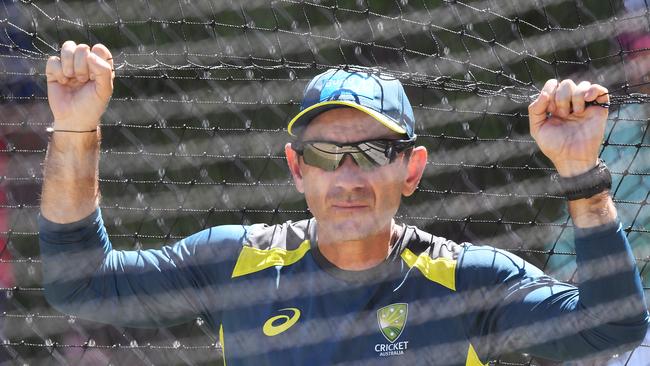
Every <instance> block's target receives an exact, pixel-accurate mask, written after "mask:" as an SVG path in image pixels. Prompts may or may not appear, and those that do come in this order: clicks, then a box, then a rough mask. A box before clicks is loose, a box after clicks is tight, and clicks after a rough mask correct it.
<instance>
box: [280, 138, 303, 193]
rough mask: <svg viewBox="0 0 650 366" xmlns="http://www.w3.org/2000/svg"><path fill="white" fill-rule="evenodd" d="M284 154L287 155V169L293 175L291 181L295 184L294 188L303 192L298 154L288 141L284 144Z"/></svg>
mask: <svg viewBox="0 0 650 366" xmlns="http://www.w3.org/2000/svg"><path fill="white" fill-rule="evenodd" d="M284 155H286V157H287V164H288V165H289V171H290V172H291V176H292V177H293V183H294V184H295V185H296V189H297V190H298V192H300V193H305V190H304V188H303V182H302V171H301V170H300V156H298V154H297V153H296V151H295V150H294V149H292V148H291V143H290V142H288V143H287V144H286V145H284Z"/></svg>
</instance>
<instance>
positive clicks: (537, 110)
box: [528, 79, 557, 134]
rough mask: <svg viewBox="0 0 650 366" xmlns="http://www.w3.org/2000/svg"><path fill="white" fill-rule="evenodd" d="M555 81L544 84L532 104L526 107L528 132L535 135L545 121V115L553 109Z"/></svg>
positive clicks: (554, 107) (551, 80)
mask: <svg viewBox="0 0 650 366" xmlns="http://www.w3.org/2000/svg"><path fill="white" fill-rule="evenodd" d="M556 88H557V80H555V79H550V80H548V81H547V82H546V84H544V87H543V88H542V91H541V92H540V93H539V95H538V96H537V99H535V101H534V102H532V103H530V105H529V106H528V118H529V121H530V131H531V133H533V134H534V133H535V131H537V129H539V126H540V125H541V124H542V123H544V121H545V120H546V114H547V113H552V112H553V111H554V110H555V109H556V106H555V89H556Z"/></svg>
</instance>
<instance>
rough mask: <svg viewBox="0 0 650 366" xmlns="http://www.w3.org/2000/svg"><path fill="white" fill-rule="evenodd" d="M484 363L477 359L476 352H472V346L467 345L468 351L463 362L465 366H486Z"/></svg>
mask: <svg viewBox="0 0 650 366" xmlns="http://www.w3.org/2000/svg"><path fill="white" fill-rule="evenodd" d="M486 365H487V364H486V363H482V362H481V359H480V358H478V355H477V354H476V351H475V350H474V347H472V345H471V344H470V345H469V349H468V350H467V361H465V366H486Z"/></svg>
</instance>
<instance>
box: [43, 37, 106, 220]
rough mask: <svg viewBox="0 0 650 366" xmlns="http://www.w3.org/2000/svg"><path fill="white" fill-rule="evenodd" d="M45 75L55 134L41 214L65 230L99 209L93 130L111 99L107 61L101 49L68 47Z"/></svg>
mask: <svg viewBox="0 0 650 366" xmlns="http://www.w3.org/2000/svg"><path fill="white" fill-rule="evenodd" d="M46 75H47V87H48V101H49V104H50V108H51V109H52V114H53V115H54V123H53V126H52V127H53V128H54V130H55V132H54V133H52V138H51V140H50V144H49V147H48V151H47V154H46V157H45V163H44V174H43V175H44V181H43V194H42V197H41V214H42V215H43V217H45V218H46V219H48V220H50V221H53V222H56V223H61V224H64V223H70V222H75V221H78V220H80V219H82V218H84V217H86V216H88V215H90V214H91V213H92V212H93V211H94V210H95V209H96V208H97V205H98V200H99V185H98V181H97V178H98V163H99V142H100V133H99V131H98V130H97V129H98V125H99V119H100V117H101V115H102V114H103V113H104V110H105V109H106V106H107V105H108V101H109V100H110V97H111V95H112V93H113V77H114V72H113V60H112V56H111V53H110V52H109V50H108V49H107V48H106V47H105V46H103V45H100V44H98V45H95V46H93V47H92V49H91V48H90V47H89V46H87V45H84V44H80V45H77V44H75V43H74V42H72V41H67V42H65V43H64V44H63V46H62V47H61V56H60V57H56V56H53V57H50V59H49V60H48V62H47V67H46ZM62 130H63V131H62ZM70 131H77V132H70ZM89 131H90V132H89Z"/></svg>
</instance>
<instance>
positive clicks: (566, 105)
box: [554, 79, 584, 118]
mask: <svg viewBox="0 0 650 366" xmlns="http://www.w3.org/2000/svg"><path fill="white" fill-rule="evenodd" d="M575 89H576V84H575V83H574V82H573V80H570V79H565V80H562V82H560V84H559V85H558V86H557V89H556V90H555V105H556V106H557V109H556V110H555V113H554V114H556V115H557V116H559V117H561V118H566V117H568V116H569V114H571V111H572V109H571V103H572V101H573V94H574V92H575ZM582 108H583V109H584V101H583V106H582Z"/></svg>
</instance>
